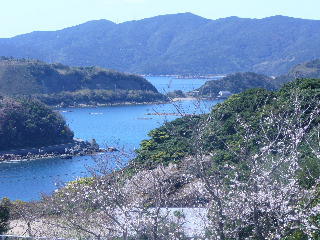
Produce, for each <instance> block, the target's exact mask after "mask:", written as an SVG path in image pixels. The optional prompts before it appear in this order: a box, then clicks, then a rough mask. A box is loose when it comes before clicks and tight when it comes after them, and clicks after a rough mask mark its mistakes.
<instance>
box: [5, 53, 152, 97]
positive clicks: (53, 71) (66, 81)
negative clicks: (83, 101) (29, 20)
mask: <svg viewBox="0 0 320 240" xmlns="http://www.w3.org/2000/svg"><path fill="white" fill-rule="evenodd" d="M83 89H90V90H96V89H103V90H113V91H114V90H141V91H152V92H155V93H157V90H156V88H155V87H154V86H153V85H152V84H151V83H149V82H148V81H147V80H146V79H144V78H142V77H140V76H137V75H132V74H124V73H120V72H116V71H111V70H106V69H102V68H97V67H69V66H66V65H62V64H47V63H44V62H41V61H36V60H24V59H12V58H5V57H3V58H1V59H0V93H2V94H7V95H17V94H19V95H20V94H26V95H29V94H51V93H59V92H63V91H68V92H74V91H78V90H83Z"/></svg>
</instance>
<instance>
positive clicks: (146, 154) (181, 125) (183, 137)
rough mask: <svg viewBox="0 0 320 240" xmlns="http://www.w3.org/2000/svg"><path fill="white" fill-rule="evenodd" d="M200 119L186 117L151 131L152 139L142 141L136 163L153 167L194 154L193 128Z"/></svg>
mask: <svg viewBox="0 0 320 240" xmlns="http://www.w3.org/2000/svg"><path fill="white" fill-rule="evenodd" d="M199 120H200V117H199V116H196V117H184V118H180V119H177V120H175V121H173V122H168V123H166V124H165V125H164V126H162V127H160V128H157V129H154V130H152V131H151V132H150V133H149V136H150V137H151V139H148V140H144V141H142V142H141V144H140V148H139V149H138V150H137V154H138V156H137V158H136V159H135V163H137V164H138V165H140V166H143V167H146V168H153V167H154V166H156V165H158V164H164V165H167V164H168V163H169V162H179V161H180V160H181V159H182V158H183V157H184V156H186V155H187V154H192V149H193V148H192V147H190V144H192V135H193V129H194V128H195V127H196V126H197V124H198V122H199Z"/></svg>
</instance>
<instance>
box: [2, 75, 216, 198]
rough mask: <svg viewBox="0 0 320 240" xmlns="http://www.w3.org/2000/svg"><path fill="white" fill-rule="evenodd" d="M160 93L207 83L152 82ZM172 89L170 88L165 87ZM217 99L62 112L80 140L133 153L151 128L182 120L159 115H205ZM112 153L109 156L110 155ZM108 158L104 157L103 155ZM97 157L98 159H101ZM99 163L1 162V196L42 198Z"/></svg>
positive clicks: (85, 160) (89, 159)
mask: <svg viewBox="0 0 320 240" xmlns="http://www.w3.org/2000/svg"><path fill="white" fill-rule="evenodd" d="M148 79H149V81H151V82H152V83H153V84H154V85H155V86H156V87H157V89H159V91H161V92H167V90H168V89H169V91H173V90H178V89H182V90H184V91H190V90H193V89H195V88H197V87H199V86H201V85H202V84H203V83H204V82H205V80H203V79H173V78H170V77H150V78H148ZM166 86H168V87H167V89H166V90H165V88H166ZM217 102H218V101H204V102H202V103H201V105H200V106H199V103H198V102H196V101H182V102H176V103H175V104H174V105H173V104H159V105H155V104H151V105H123V106H110V107H97V108H66V109H59V111H60V112H61V114H62V115H63V116H64V118H65V119H66V121H67V124H68V125H69V126H70V128H71V129H72V130H73V131H74V133H75V137H76V138H81V139H84V140H88V141H90V140H91V139H96V141H97V142H98V144H99V145H100V147H109V146H113V147H117V148H123V149H125V150H126V151H127V152H133V150H134V149H136V148H138V147H139V143H140V142H141V140H143V139H146V138H148V136H147V134H148V132H149V131H150V130H152V129H154V128H156V127H159V126H161V125H162V124H163V123H164V122H165V121H171V120H173V119H175V118H177V117H178V116H163V115H157V113H178V111H177V108H178V109H179V111H181V110H182V111H184V112H185V113H204V112H208V111H209V110H210V109H211V107H212V106H214V105H215V104H216V103H217ZM107 154H108V153H107ZM101 157H103V156H101ZM96 158H97V157H96ZM95 165H96V162H95V158H93V157H91V156H83V157H73V159H58V158H54V159H41V160H34V161H26V162H11V163H1V164H0V198H2V197H9V198H10V199H12V200H17V199H20V200H24V201H31V200H37V199H39V198H40V196H41V195H40V194H42V193H43V194H50V193H51V192H52V191H54V190H55V189H56V188H57V187H59V186H61V185H62V184H63V183H64V182H67V181H71V180H74V179H77V178H79V177H84V176H89V175H90V172H89V170H88V169H90V168H93V167H94V166H95Z"/></svg>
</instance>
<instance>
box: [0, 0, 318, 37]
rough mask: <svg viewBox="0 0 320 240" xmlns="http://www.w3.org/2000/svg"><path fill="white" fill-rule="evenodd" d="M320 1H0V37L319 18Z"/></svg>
mask: <svg viewBox="0 0 320 240" xmlns="http://www.w3.org/2000/svg"><path fill="white" fill-rule="evenodd" d="M319 9H320V0H0V25H1V27H0V38H4V37H12V36H15V35H18V34H23V33H29V32H32V31H44V30H47V31H48V30H59V29H63V28H66V27H70V26H74V25H78V24H81V23H84V22H87V21H90V20H97V19H107V20H111V21H113V22H116V23H121V22H125V21H130V20H139V19H143V18H148V17H153V16H157V15H163V14H172V13H183V12H192V13H194V14H197V15H200V16H202V17H205V18H209V19H218V18H223V17H229V16H238V17H246V18H264V17H269V16H274V15H284V16H291V17H297V18H305V19H320V14H319Z"/></svg>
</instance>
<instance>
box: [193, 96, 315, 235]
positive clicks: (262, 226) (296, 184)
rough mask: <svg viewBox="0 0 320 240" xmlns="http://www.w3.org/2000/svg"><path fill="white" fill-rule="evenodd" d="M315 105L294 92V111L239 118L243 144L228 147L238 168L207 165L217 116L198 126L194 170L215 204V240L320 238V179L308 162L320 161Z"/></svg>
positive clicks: (281, 107) (212, 214)
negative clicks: (208, 142) (206, 147)
mask: <svg viewBox="0 0 320 240" xmlns="http://www.w3.org/2000/svg"><path fill="white" fill-rule="evenodd" d="M310 100H311V99H308V103H307V104H306V101H305V99H304V97H303V96H301V94H299V93H298V92H293V93H292V95H291V96H290V101H289V102H291V105H290V106H288V105H286V104H284V103H283V102H282V101H280V103H279V104H278V105H277V106H276V107H275V108H270V106H268V105H264V106H262V107H261V112H260V114H258V115H255V121H251V120H249V119H248V118H243V117H242V116H241V115H240V114H235V116H236V119H235V121H236V124H235V125H234V126H233V128H234V134H237V136H236V139H237V141H234V139H233V141H229V142H227V141H225V140H223V142H224V144H225V147H226V151H225V152H227V153H229V154H230V155H231V156H236V161H235V158H231V161H222V162H217V161H215V162H212V161H211V160H210V158H208V153H207V151H205V150H204V148H203V146H204V145H205V144H204V142H203V141H206V140H204V139H205V138H203V132H205V131H206V130H205V129H207V123H208V122H210V120H209V118H210V116H208V121H204V122H202V123H201V125H199V126H198V127H197V131H198V135H196V136H198V138H197V139H195V148H196V149H198V150H197V151H196V154H195V155H194V156H193V160H194V161H193V165H194V166H195V167H194V168H193V169H195V171H194V174H195V175H198V176H200V178H201V179H202V181H203V183H204V186H205V189H206V191H207V194H208V196H209V199H210V205H211V206H210V213H209V218H210V219H211V221H212V222H211V223H212V224H211V227H210V228H209V230H210V234H211V238H212V239H222V240H224V239H248V238H249V239H283V238H285V237H288V236H292V235H293V234H296V233H297V232H300V233H303V234H304V235H305V236H308V237H309V238H312V239H314V238H317V237H319V227H320V226H319V216H320V207H319V196H320V192H319V186H320V185H319V184H320V179H319V172H318V173H314V172H313V171H312V169H311V166H308V164H306V163H305V162H303V160H304V159H305V157H306V156H305V154H306V152H309V153H310V154H312V157H313V158H315V159H316V160H317V161H318V165H319V160H320V159H319V156H320V155H319V152H320V148H319V146H320V139H319V136H320V125H319V117H320V114H319V113H320V111H319V100H318V99H313V101H310ZM274 106H275V105H274ZM259 108H260V107H259ZM207 134H208V132H207ZM209 134H214V135H215V136H219V134H217V133H215V132H213V133H209ZM215 154H218V157H217V156H214V155H215ZM211 155H212V156H213V159H216V160H217V159H219V156H220V154H219V153H218V151H217V152H211ZM306 180H307V182H308V183H309V184H307V185H304V184H302V183H303V182H306ZM310 182H312V183H311V184H310Z"/></svg>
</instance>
